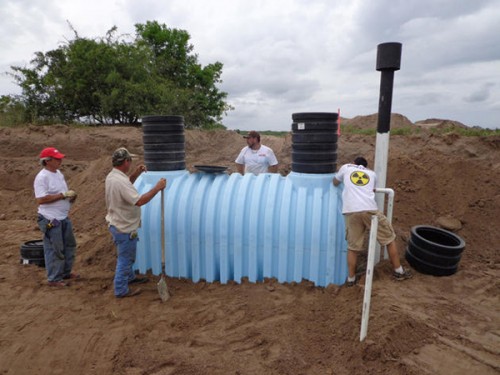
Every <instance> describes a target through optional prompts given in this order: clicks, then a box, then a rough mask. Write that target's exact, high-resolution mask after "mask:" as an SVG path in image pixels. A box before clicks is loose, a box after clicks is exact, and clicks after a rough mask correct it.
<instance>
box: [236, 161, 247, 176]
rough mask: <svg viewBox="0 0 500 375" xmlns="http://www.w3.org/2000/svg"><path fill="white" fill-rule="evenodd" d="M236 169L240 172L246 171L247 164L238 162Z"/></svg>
mask: <svg viewBox="0 0 500 375" xmlns="http://www.w3.org/2000/svg"><path fill="white" fill-rule="evenodd" d="M236 170H237V171H238V173H240V174H243V173H244V171H245V165H244V164H238V163H236Z"/></svg>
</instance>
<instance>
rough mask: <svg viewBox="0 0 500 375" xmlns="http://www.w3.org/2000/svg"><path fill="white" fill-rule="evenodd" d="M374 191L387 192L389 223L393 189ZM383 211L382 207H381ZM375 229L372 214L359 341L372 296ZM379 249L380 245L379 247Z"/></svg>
mask: <svg viewBox="0 0 500 375" xmlns="http://www.w3.org/2000/svg"><path fill="white" fill-rule="evenodd" d="M375 193H381V194H387V195H388V200H387V214H386V217H387V220H388V221H389V223H391V222H392V211H393V207H394V190H392V189H389V188H383V189H382V188H379V189H375ZM382 212H383V208H382ZM377 230H378V219H377V217H376V216H375V215H373V216H372V221H371V227H370V242H369V245H368V261H367V264H366V281H365V296H364V298H363V313H362V315H361V332H360V334H359V341H363V340H364V339H365V338H366V334H367V332H368V319H369V316H370V301H371V298H372V284H373V268H374V266H375V256H376V248H377V246H379V245H378V242H377ZM379 249H380V247H379Z"/></svg>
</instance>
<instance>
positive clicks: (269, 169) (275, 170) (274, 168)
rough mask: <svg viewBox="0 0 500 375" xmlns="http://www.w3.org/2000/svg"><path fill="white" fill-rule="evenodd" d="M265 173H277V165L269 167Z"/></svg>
mask: <svg viewBox="0 0 500 375" xmlns="http://www.w3.org/2000/svg"><path fill="white" fill-rule="evenodd" d="M267 171H268V172H269V173H278V164H276V165H270V166H269V168H267Z"/></svg>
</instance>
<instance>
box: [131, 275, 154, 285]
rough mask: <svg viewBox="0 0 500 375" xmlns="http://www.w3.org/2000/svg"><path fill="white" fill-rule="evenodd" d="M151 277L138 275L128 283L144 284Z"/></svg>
mask: <svg viewBox="0 0 500 375" xmlns="http://www.w3.org/2000/svg"><path fill="white" fill-rule="evenodd" d="M148 281H149V279H148V278H147V277H136V278H135V279H133V280H130V281H129V282H128V283H129V284H144V283H147V282H148Z"/></svg>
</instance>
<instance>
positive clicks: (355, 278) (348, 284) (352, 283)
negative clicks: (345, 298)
mask: <svg viewBox="0 0 500 375" xmlns="http://www.w3.org/2000/svg"><path fill="white" fill-rule="evenodd" d="M357 282H358V277H357V276H355V277H354V281H349V280H347V279H346V281H345V286H346V287H348V288H350V287H352V286H354V285H356V284H357Z"/></svg>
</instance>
